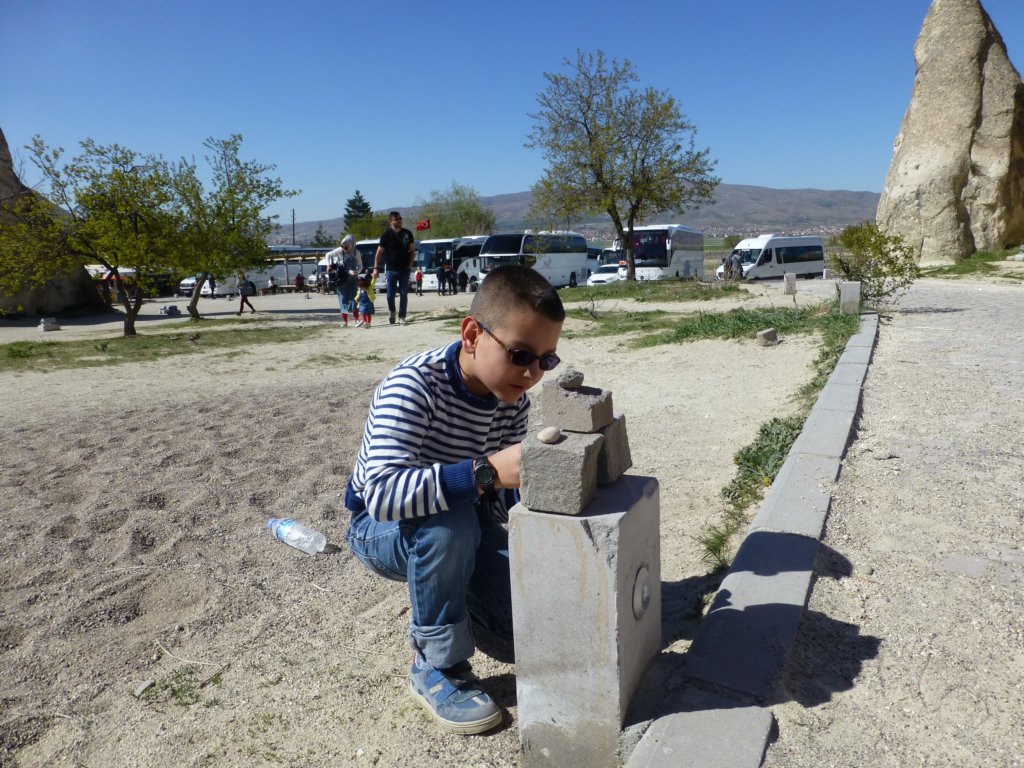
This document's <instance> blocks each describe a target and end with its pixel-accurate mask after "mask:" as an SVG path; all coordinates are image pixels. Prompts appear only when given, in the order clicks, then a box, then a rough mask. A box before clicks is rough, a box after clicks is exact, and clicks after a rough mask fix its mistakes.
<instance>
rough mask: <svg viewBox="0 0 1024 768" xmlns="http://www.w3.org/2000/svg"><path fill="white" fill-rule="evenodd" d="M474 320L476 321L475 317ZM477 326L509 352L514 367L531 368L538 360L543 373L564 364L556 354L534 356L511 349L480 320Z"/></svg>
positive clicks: (523, 350) (521, 350) (523, 351)
mask: <svg viewBox="0 0 1024 768" xmlns="http://www.w3.org/2000/svg"><path fill="white" fill-rule="evenodd" d="M473 319H474V320H476V318H475V317H474V318H473ZM476 324H477V325H479V326H480V329H481V330H482V331H483V332H484V333H486V334H487V335H488V336H490V337H491V338H492V339H494V340H495V341H496V342H498V343H499V344H500V345H501V346H502V347H504V348H505V351H506V352H508V359H509V360H511V361H512V365H518V366H519V367H521V368H529V367H530V366H531V365H533V362H534V361H535V360H537V361H539V365H540V369H541V370H542V371H550V370H552V369H553V368H554V367H555V366H557V365H558V364H559V363H560V362H562V359H561V358H560V357H559V356H558V355H556V354H555V353H554V352H548V353H547V354H546V355H535V354H533V352H529V351H527V350H525V349H514V348H513V347H510V346H509V345H508V344H506V343H505V342H504V341H502V340H501V339H499V338H498V337H497V336H495V335H494V334H493V333H492V332H491V329H490V328H488V327H487V326H486V325H484V324H483V323H481V322H480V321H479V320H477V321H476Z"/></svg>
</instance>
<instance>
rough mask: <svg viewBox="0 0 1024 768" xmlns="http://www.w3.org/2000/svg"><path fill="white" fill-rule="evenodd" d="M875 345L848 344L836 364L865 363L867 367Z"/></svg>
mask: <svg viewBox="0 0 1024 768" xmlns="http://www.w3.org/2000/svg"><path fill="white" fill-rule="evenodd" d="M873 350H874V348H873V347H851V346H847V347H846V349H844V350H843V354H842V355H840V356H839V361H838V362H837V363H836V365H863V366H864V367H867V366H868V365H869V364H870V363H871V353H872V352H873Z"/></svg>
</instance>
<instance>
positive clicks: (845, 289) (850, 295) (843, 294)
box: [839, 281, 860, 315]
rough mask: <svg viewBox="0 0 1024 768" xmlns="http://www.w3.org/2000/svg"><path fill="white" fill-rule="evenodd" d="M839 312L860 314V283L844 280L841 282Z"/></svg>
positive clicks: (842, 313)
mask: <svg viewBox="0 0 1024 768" xmlns="http://www.w3.org/2000/svg"><path fill="white" fill-rule="evenodd" d="M839 314H841V315H859V314H860V283H859V282H853V281H844V282H841V283H839Z"/></svg>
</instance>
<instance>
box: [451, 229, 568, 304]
mask: <svg viewBox="0 0 1024 768" xmlns="http://www.w3.org/2000/svg"><path fill="white" fill-rule="evenodd" d="M587 256H588V254H587V241H586V239H584V237H583V235H580V234H577V233H575V232H511V233H505V234H498V235H491V236H489V237H488V238H487V239H486V240H485V241H484V244H483V245H482V246H481V247H480V255H479V256H476V257H473V258H469V259H465V260H464V261H463V262H462V263H461V264H459V267H458V271H459V272H465V273H466V275H467V276H468V277H469V290H470V291H475V290H476V289H477V286H478V285H479V284H480V281H481V280H483V279H484V278H485V277H486V276H487V273H488V272H490V271H491V270H492V269H494V268H495V267H498V266H501V265H502V264H522V265H523V266H526V267H532V268H533V269H535V270H536V271H537V272H540V273H541V274H542V275H544V277H545V278H546V279H547V281H548V282H549V283H551V285H553V286H554V287H555V288H561V287H562V286H566V285H567V286H569V287H570V288H575V287H576V286H577V285H578V284H580V283H583V282H585V281H586V279H587Z"/></svg>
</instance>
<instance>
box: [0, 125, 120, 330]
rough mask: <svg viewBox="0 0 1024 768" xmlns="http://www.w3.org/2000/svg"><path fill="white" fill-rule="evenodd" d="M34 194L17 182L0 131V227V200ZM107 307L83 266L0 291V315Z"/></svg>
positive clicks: (0, 214) (0, 213)
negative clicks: (16, 290)
mask: <svg viewBox="0 0 1024 768" xmlns="http://www.w3.org/2000/svg"><path fill="white" fill-rule="evenodd" d="M31 194H35V193H34V192H32V190H30V189H29V188H28V187H26V186H25V185H24V184H22V183H21V179H19V178H18V174H17V173H15V172H14V162H13V161H12V159H11V150H10V148H9V147H8V146H7V138H6V137H5V136H4V133H3V130H0V227H2V226H4V225H5V224H9V223H10V221H11V218H10V216H11V215H10V214H9V213H8V212H7V211H5V210H4V203H5V202H9V201H12V200H14V199H15V198H16V197H18V196H19V195H31ZM105 309H108V307H107V305H106V304H104V303H103V301H102V299H101V298H100V296H99V293H98V292H97V291H96V287H95V286H94V285H93V282H92V279H91V278H90V277H89V275H88V273H87V272H86V271H85V269H84V268H82V267H78V268H77V269H75V270H73V271H72V272H70V273H68V274H66V275H63V276H61V277H58V278H56V279H53V280H49V281H47V283H46V285H44V286H41V287H38V288H32V289H26V290H24V291H20V292H19V293H17V294H15V295H13V296H6V295H3V294H0V315H4V314H38V313H57V312H64V311H68V310H90V311H93V312H97V311H102V310H105Z"/></svg>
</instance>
